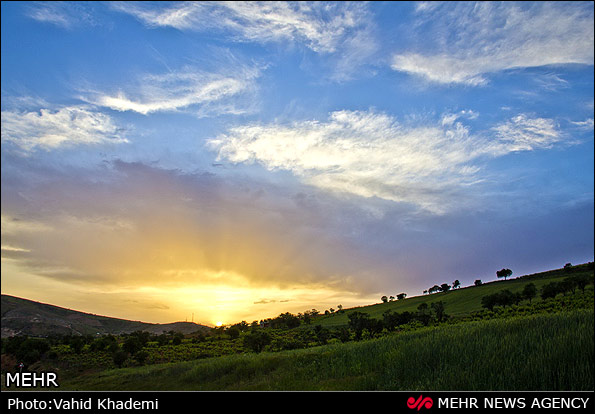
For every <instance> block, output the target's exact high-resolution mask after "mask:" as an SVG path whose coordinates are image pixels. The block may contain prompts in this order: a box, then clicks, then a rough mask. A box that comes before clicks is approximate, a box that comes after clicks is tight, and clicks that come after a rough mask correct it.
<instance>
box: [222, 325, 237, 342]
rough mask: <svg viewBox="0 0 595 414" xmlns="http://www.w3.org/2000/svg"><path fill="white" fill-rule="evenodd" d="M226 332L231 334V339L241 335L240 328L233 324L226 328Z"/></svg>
mask: <svg viewBox="0 0 595 414" xmlns="http://www.w3.org/2000/svg"><path fill="white" fill-rule="evenodd" d="M225 333H226V334H228V335H229V338H230V339H237V338H238V337H239V336H240V328H238V327H237V326H232V327H230V328H227V329H226V330H225Z"/></svg>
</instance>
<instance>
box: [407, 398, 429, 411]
mask: <svg viewBox="0 0 595 414" xmlns="http://www.w3.org/2000/svg"><path fill="white" fill-rule="evenodd" d="M433 405H434V401H432V399H431V398H430V397H426V398H424V396H423V395H420V396H419V398H418V399H417V400H416V399H415V398H413V397H409V398H408V399H407V407H409V408H411V409H413V408H417V411H419V410H421V409H422V407H423V408H432V406H433Z"/></svg>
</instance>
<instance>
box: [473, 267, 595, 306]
mask: <svg viewBox="0 0 595 414" xmlns="http://www.w3.org/2000/svg"><path fill="white" fill-rule="evenodd" d="M590 283H593V279H592V278H591V277H590V276H589V275H586V274H579V275H574V276H569V277H566V278H565V279H563V280H561V281H559V282H550V283H548V284H546V285H544V286H543V287H542V288H541V290H540V291H539V292H538V290H537V287H535V284H534V283H528V284H526V285H525V287H524V288H523V290H522V291H521V292H516V293H513V292H511V291H510V290H509V289H504V290H501V291H499V292H496V293H493V294H491V295H486V296H484V297H482V298H481V306H482V307H484V308H486V309H489V310H494V307H496V306H502V307H506V306H510V305H518V304H519V302H521V301H522V300H529V303H531V300H532V299H533V298H535V297H536V296H537V293H539V294H540V296H541V298H542V299H544V300H545V299H548V298H555V297H556V296H557V295H558V294H562V295H564V296H565V295H566V294H568V293H574V292H575V291H576V289H581V290H582V292H583V293H584V292H585V287H586V286H587V285H588V284H590Z"/></svg>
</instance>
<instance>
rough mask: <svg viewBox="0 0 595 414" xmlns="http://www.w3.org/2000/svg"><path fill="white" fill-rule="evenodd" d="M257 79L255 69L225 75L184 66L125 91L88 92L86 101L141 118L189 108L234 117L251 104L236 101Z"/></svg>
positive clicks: (239, 69)
mask: <svg viewBox="0 0 595 414" xmlns="http://www.w3.org/2000/svg"><path fill="white" fill-rule="evenodd" d="M258 76H260V70H259V69H257V68H250V67H246V66H236V67H235V68H234V69H233V70H229V71H228V73H224V71H222V73H209V72H205V71H200V70H196V69H194V68H190V67H187V68H184V69H182V70H180V71H172V72H169V73H165V74H158V75H153V74H147V75H144V76H141V77H140V78H139V80H138V82H137V84H136V85H132V86H131V87H130V86H129V87H128V91H126V92H124V91H122V90H119V91H118V92H116V93H114V94H106V93H94V94H93V93H91V94H90V95H91V96H90V97H89V98H87V99H88V100H89V101H90V102H92V103H94V104H96V105H99V106H104V107H108V108H111V109H114V110H117V111H134V112H138V113H141V114H144V115H146V114H149V113H153V112H162V111H177V110H190V109H196V114H197V115H199V116H206V115H208V114H210V113H218V114H221V113H234V114H238V113H244V112H247V111H249V109H250V107H251V105H252V104H253V102H254V99H253V97H251V99H247V100H246V101H244V102H241V100H239V99H238V98H241V97H242V96H245V95H251V94H253V93H254V92H255V90H256V85H255V80H256V78H258Z"/></svg>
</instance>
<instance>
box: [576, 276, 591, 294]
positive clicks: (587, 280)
mask: <svg viewBox="0 0 595 414" xmlns="http://www.w3.org/2000/svg"><path fill="white" fill-rule="evenodd" d="M571 279H572V280H573V281H574V283H575V284H576V286H577V287H578V288H579V289H580V290H582V291H583V293H585V287H586V286H587V285H588V284H591V283H593V279H592V278H591V277H590V276H589V275H586V274H582V275H575V276H571Z"/></svg>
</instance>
